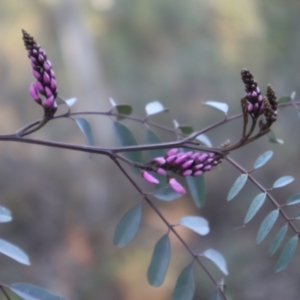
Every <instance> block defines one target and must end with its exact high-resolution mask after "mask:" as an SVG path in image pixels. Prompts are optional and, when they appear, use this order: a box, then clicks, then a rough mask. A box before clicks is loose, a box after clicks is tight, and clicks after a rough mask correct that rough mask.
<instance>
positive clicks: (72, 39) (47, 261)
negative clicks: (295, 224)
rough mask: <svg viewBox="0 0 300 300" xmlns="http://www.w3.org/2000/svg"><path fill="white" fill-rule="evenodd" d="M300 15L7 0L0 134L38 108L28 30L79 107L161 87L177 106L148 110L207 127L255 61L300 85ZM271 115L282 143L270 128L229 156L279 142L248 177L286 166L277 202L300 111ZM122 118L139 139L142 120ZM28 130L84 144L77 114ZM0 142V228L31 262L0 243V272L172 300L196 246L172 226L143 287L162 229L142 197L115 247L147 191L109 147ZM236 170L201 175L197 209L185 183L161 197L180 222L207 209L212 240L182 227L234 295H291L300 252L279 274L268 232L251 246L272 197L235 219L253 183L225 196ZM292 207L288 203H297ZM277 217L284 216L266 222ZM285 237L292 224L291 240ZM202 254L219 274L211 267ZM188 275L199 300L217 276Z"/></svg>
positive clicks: (230, 1)
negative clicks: (168, 198) (165, 261)
mask: <svg viewBox="0 0 300 300" xmlns="http://www.w3.org/2000/svg"><path fill="white" fill-rule="evenodd" d="M299 14H300V2H299V1H297V0H264V1H259V0H256V1H255V0H227V1H222V0H210V1H205V0H186V1H182V0H172V1H170V0H140V1H139V0H84V1H83V0H82V1H80V0H56V1H55V0H40V1H38V0H35V1H34V0H22V1H20V0H10V1H7V0H6V1H5V0H0V30H1V34H0V133H1V134H4V133H11V132H14V131H15V130H17V129H18V128H20V127H22V126H24V125H25V124H28V123H29V122H31V121H33V120H36V119H38V118H40V117H41V115H42V111H41V109H40V107H39V106H38V105H35V103H34V101H32V99H30V97H29V95H28V92H27V90H28V85H29V84H30V83H31V82H32V81H33V77H32V75H31V70H30V63H29V60H28V58H27V56H26V52H25V50H24V47H23V42H22V39H21V29H22V28H24V29H25V30H27V31H28V32H29V33H31V34H32V35H33V36H34V37H35V38H36V40H37V41H38V42H39V44H41V45H42V46H43V48H44V49H45V50H46V51H47V54H48V57H49V58H50V60H51V61H52V63H53V66H54V69H55V71H56V74H57V80H58V85H59V92H60V94H61V96H63V97H65V98H70V97H74V96H75V97H77V98H78V102H77V104H76V105H75V107H74V110H76V111H79V110H102V111H103V110H104V111H105V110H108V109H109V101H108V99H109V97H113V98H114V99H115V100H116V101H117V102H118V103H128V104H130V105H132V106H133V107H134V113H135V114H136V115H139V116H144V115H145V112H144V106H145V105H146V103H148V102H150V101H153V100H155V99H158V100H160V101H161V102H162V103H164V105H165V106H167V107H169V108H170V109H171V113H170V114H165V115H162V116H160V117H154V120H156V121H157V122H161V123H162V124H165V125H169V126H172V119H176V120H178V122H180V123H181V124H190V125H192V126H193V127H194V128H196V129H201V128H203V127H205V126H207V125H210V124H212V123H214V122H216V121H218V120H220V118H221V117H222V116H221V115H220V113H218V112H216V111H213V110H210V109H209V108H207V107H203V106H202V105H201V102H202V101H206V100H217V101H223V102H227V103H228V104H229V105H230V111H229V113H230V114H235V113H238V112H239V111H240V104H239V99H240V98H241V97H242V96H243V94H244V91H243V85H242V83H241V80H240V70H241V69H242V68H244V67H247V68H249V69H250V70H251V71H252V72H253V73H254V75H255V78H256V79H257V80H258V82H259V85H260V87H261V89H262V90H265V87H266V85H267V84H268V83H271V84H272V86H273V87H274V89H275V90H276V92H277V94H278V95H279V96H286V95H290V93H291V92H292V91H298V92H300V59H299V53H300V21H299ZM278 119H279V120H278V122H277V123H276V124H275V125H274V132H275V133H276V135H277V136H278V138H281V139H283V140H284V141H285V144H284V145H278V144H271V143H269V142H268V139H267V138H266V137H264V138H262V139H261V140H259V141H257V142H255V143H253V144H251V145H249V146H247V147H245V148H243V149H241V150H238V151H236V152H234V153H232V157H233V158H235V159H236V160H237V161H238V162H239V163H241V164H242V165H243V166H244V167H246V168H251V166H252V164H253V162H254V160H255V159H256V158H257V157H258V156H259V155H260V154H261V153H263V152H264V151H266V150H269V149H272V150H274V156H273V158H272V160H271V162H269V163H268V165H267V166H265V167H264V168H262V169H260V170H258V171H257V172H255V173H254V175H255V176H256V178H257V179H259V180H260V181H261V182H262V183H263V184H264V185H265V186H267V187H268V186H271V185H272V183H273V182H274V181H275V180H276V179H277V178H279V177H281V176H283V175H291V176H294V177H295V181H294V183H292V184H291V185H289V186H287V187H284V188H282V189H279V190H277V191H274V192H273V194H274V196H275V197H276V199H277V200H278V201H279V202H280V203H284V202H285V201H286V199H287V198H288V197H289V196H291V195H293V194H295V193H297V192H299V185H300V184H299V183H300V175H299V166H300V155H299V150H300V137H299V126H300V123H299V122H300V121H299V119H298V116H297V113H296V111H295V110H294V109H292V108H285V109H281V110H280V112H279V118H278ZM89 120H90V122H91V124H92V126H93V131H94V134H95V139H96V143H97V144H98V145H103V146H110V145H111V146H113V145H114V146H115V145H116V139H115V137H114V136H113V131H112V122H111V120H110V119H108V118H105V117H101V118H90V119H89ZM124 124H126V125H128V126H130V128H131V129H133V131H134V132H136V134H137V138H138V140H139V142H141V143H143V141H144V135H143V134H144V132H143V131H142V130H141V126H140V125H138V124H134V123H132V122H129V121H125V123H124ZM240 133H241V120H237V121H235V122H232V123H230V124H228V125H226V126H224V127H222V128H218V129H216V130H213V131H212V132H210V133H209V134H208V135H209V137H210V139H211V140H212V142H213V144H214V145H219V144H220V143H222V142H224V141H225V140H227V139H228V138H230V139H231V140H236V139H238V137H239V135H240ZM157 134H159V135H160V136H161V138H163V139H164V140H170V139H171V137H170V136H167V135H165V134H164V133H162V132H157ZM34 137H36V138H43V139H51V140H59V141H66V142H73V143H80V144H83V143H84V139H83V137H82V136H81V134H80V132H79V130H78V129H77V128H76V126H75V124H74V123H73V122H72V121H71V120H59V121H57V122H52V123H50V124H49V125H47V126H46V128H43V129H42V130H41V131H40V132H38V133H35V134H34ZM0 149H1V151H0V169H1V172H0V189H1V205H3V206H6V207H8V208H9V209H11V211H12V212H13V216H14V220H13V222H11V223H6V224H1V226H0V235H1V237H2V238H4V239H6V240H8V241H10V242H13V243H15V244H16V245H18V246H20V247H21V248H22V249H24V250H25V251H26V252H27V253H28V254H29V255H30V257H31V261H32V265H31V266H30V267H27V266H22V265H19V264H18V263H16V262H14V261H12V260H10V259H9V258H7V257H5V256H3V255H1V256H0V266H1V267H0V280H1V282H5V283H13V282H28V283H32V284H35V285H38V286H41V287H43V288H46V289H49V290H51V291H52V292H54V293H56V294H58V295H61V296H62V297H65V298H66V299H73V300H79V299H90V300H93V299H105V300H119V299H122V300H140V299H144V300H150V299H162V300H165V299H170V298H171V293H172V290H173V288H174V285H175V282H176V279H177V276H178V274H179V273H180V271H181V270H182V268H183V267H184V266H185V265H187V264H188V263H189V262H190V257H189V256H188V255H187V254H186V251H185V250H184V249H183V248H182V246H181V245H180V244H179V243H178V242H177V241H176V240H175V239H173V237H172V250H173V252H172V259H171V265H170V268H169V271H168V274H167V277H166V279H165V282H164V284H163V285H162V287H160V288H159V289H155V288H153V287H150V286H149V284H148V283H147V279H146V273H147V267H148V264H149V262H150V258H151V254H152V251H153V247H154V245H155V243H156V241H157V240H158V239H159V238H160V237H161V236H162V235H163V234H165V233H166V228H165V226H164V225H163V224H162V222H160V220H159V219H158V218H157V216H156V215H155V214H154V213H153V212H152V211H151V210H150V209H149V208H148V207H146V206H145V207H144V217H143V223H142V227H141V229H140V231H139V233H138V235H137V237H136V238H135V240H134V241H133V242H132V243H131V244H130V245H128V246H127V247H126V248H125V249H118V248H117V247H116V246H114V245H113V243H112V238H113V233H114V229H115V227H116V224H117V222H118V221H119V220H120V218H121V217H122V216H123V214H124V213H125V212H126V211H128V210H129V209H130V208H131V207H132V206H133V205H134V204H135V203H137V202H138V201H139V200H140V196H139V195H138V194H137V193H136V192H135V191H134V190H133V188H132V187H131V185H130V184H129V183H128V181H127V179H126V178H124V177H123V176H122V174H120V172H118V170H117V168H116V167H115V166H114V165H113V164H112V163H111V162H110V161H109V160H108V159H107V158H105V157H101V156H95V155H94V156H92V157H89V156H88V155H87V154H84V153H76V152H73V153H72V152H70V151H66V150H60V149H53V148H52V149H50V148H49V149H48V148H45V147H41V146H34V145H26V144H16V143H10V142H2V143H1V148H0ZM238 175H239V173H238V172H237V171H236V170H235V169H234V168H233V167H231V166H230V165H228V164H227V163H224V164H223V166H222V168H220V169H216V170H214V171H213V172H211V173H208V174H207V176H206V183H207V203H206V205H205V206H204V207H203V208H201V209H200V210H197V209H196V208H195V206H194V205H193V202H192V200H191V198H190V196H189V195H187V196H185V197H182V198H181V199H180V200H176V201H174V202H172V203H167V204H166V203H159V202H158V201H157V200H156V204H157V205H158V206H159V207H160V210H161V211H162V212H163V214H164V215H165V216H166V217H167V218H168V219H169V220H170V221H171V222H174V223H176V222H177V221H178V220H179V218H180V217H181V216H183V215H186V214H198V215H201V216H203V217H205V218H207V219H208V220H209V222H210V225H211V233H210V234H209V235H208V236H205V237H199V236H197V235H196V234H193V233H191V232H190V231H188V230H183V229H180V228H179V229H178V230H179V231H180V233H181V234H182V235H183V236H184V238H185V239H186V241H187V242H188V243H189V244H190V245H191V248H192V249H194V250H195V251H198V252H199V253H201V252H203V251H204V250H205V249H207V248H214V249H216V250H218V251H220V252H221V253H222V254H223V255H224V256H225V258H226V260H227V263H228V269H229V276H228V277H226V278H225V282H226V283H227V284H228V286H229V287H230V289H231V290H232V293H233V295H234V299H245V300H247V299H249V300H250V299H283V298H284V299H298V297H299V296H298V295H299V292H300V288H299V275H300V271H299V269H300V263H299V255H300V253H299V251H298V253H297V254H296V255H295V257H294V259H293V261H292V263H291V264H290V266H289V267H288V269H287V270H285V271H283V272H281V273H279V274H275V273H274V271H273V268H274V266H275V263H276V261H277V259H278V254H277V255H275V257H274V258H271V259H270V258H269V257H268V254H267V251H268V246H269V244H270V241H271V238H272V237H273V236H274V235H275V232H276V230H275V229H273V230H272V232H271V234H270V236H269V237H268V238H267V239H266V240H265V241H264V242H263V243H262V245H260V246H259V247H257V246H256V245H255V239H256V234H257V230H258V227H259V225H260V223H261V221H262V220H263V218H264V217H265V216H266V214H267V213H268V212H269V211H271V210H272V209H274V208H273V207H272V205H271V204H270V203H268V202H266V203H265V205H264V207H263V208H262V209H261V211H260V212H259V213H258V215H257V216H256V217H255V218H254V219H253V221H251V222H250V223H249V225H247V226H246V227H245V228H240V227H241V226H242V224H243V220H244V216H245V214H246V212H247V210H248V207H249V205H250V203H251V201H252V199H253V198H254V196H255V195H256V194H257V193H258V192H259V191H258V190H257V188H255V187H254V186H253V185H251V184H250V183H248V184H247V186H246V187H245V188H244V190H243V192H242V193H241V194H240V195H239V196H238V197H236V198H235V199H234V200H233V201H231V202H229V203H228V202H226V197H227V193H228V190H229V188H230V186H231V185H232V183H233V182H234V180H235V179H236V177H237V176H238ZM145 188H149V186H147V185H145ZM298 209H300V208H298V207H295V206H294V207H292V209H290V210H289V213H290V215H291V216H293V215H294V214H296V213H297V212H298ZM282 224H283V221H282V220H280V221H278V224H277V226H275V227H276V228H279V226H280V225H282ZM299 226H300V224H299ZM291 236H292V233H288V236H287V238H286V241H287V239H288V238H289V237H291ZM206 265H207V267H208V268H209V269H210V271H211V272H212V273H213V274H214V276H216V278H218V279H221V278H222V276H223V275H222V274H221V273H220V272H219V270H218V269H217V268H216V267H215V266H214V265H213V264H211V263H209V262H207V264H206ZM195 274H196V282H197V291H196V294H195V297H194V299H208V298H209V296H210V295H211V294H212V292H213V290H214V286H213V285H212V283H211V282H210V281H209V280H208V278H207V277H206V276H205V274H204V273H203V272H202V271H201V270H200V269H199V268H198V267H195Z"/></svg>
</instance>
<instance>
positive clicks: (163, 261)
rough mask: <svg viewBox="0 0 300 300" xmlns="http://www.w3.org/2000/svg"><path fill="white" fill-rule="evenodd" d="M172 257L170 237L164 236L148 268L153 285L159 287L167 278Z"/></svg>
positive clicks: (148, 274)
mask: <svg viewBox="0 0 300 300" xmlns="http://www.w3.org/2000/svg"><path fill="white" fill-rule="evenodd" d="M170 257H171V245H170V240H169V236H168V235H167V234H166V235H164V236H163V237H162V238H161V239H160V240H159V241H158V242H157V243H156V245H155V247H154V251H153V254H152V258H151V262H150V265H149V268H148V273H147V277H148V281H149V283H150V284H151V285H153V286H155V287H159V286H160V285H161V284H162V283H163V281H164V279H165V276H166V273H167V270H168V267H169V263H170Z"/></svg>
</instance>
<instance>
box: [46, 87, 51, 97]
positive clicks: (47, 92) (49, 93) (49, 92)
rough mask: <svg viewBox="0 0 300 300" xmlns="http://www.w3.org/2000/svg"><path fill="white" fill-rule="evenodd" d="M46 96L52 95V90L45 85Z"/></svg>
mask: <svg viewBox="0 0 300 300" xmlns="http://www.w3.org/2000/svg"><path fill="white" fill-rule="evenodd" d="M45 92H46V97H50V96H52V91H51V90H50V89H49V88H48V87H47V86H46V87H45Z"/></svg>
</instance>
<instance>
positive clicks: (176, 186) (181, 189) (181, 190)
mask: <svg viewBox="0 0 300 300" xmlns="http://www.w3.org/2000/svg"><path fill="white" fill-rule="evenodd" d="M168 183H169V186H170V187H171V188H172V189H173V190H174V191H175V192H176V193H179V194H182V195H184V194H186V190H185V189H184V187H183V186H182V185H181V184H180V183H179V182H178V181H177V180H176V179H175V178H169V179H168Z"/></svg>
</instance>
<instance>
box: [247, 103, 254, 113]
mask: <svg viewBox="0 0 300 300" xmlns="http://www.w3.org/2000/svg"><path fill="white" fill-rule="evenodd" d="M247 110H248V112H249V113H251V112H252V111H253V105H252V104H251V103H248V107H247Z"/></svg>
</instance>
